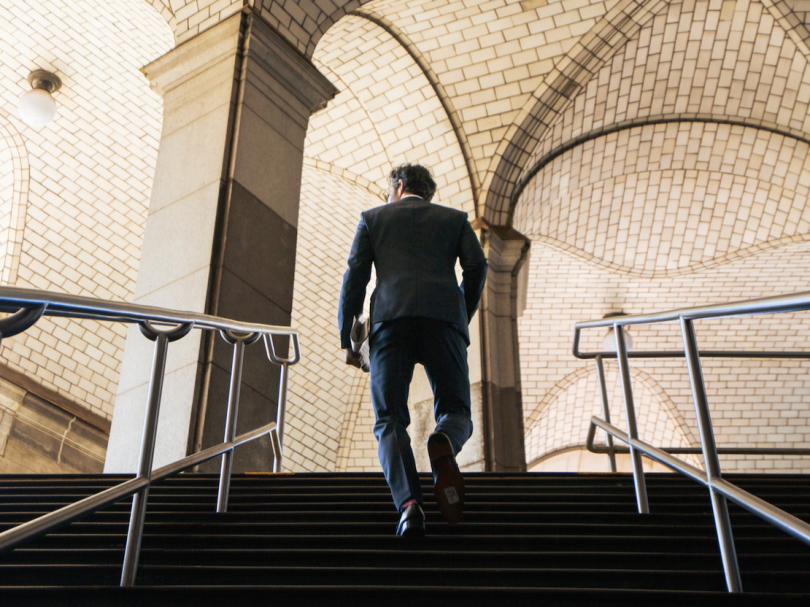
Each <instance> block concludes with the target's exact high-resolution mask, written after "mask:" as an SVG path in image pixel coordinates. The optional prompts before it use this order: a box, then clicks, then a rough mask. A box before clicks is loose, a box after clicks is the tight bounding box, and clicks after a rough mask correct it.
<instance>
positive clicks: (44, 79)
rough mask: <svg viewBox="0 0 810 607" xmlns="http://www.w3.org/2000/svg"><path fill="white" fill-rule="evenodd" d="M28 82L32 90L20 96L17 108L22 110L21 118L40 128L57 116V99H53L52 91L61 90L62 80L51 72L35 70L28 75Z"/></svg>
mask: <svg viewBox="0 0 810 607" xmlns="http://www.w3.org/2000/svg"><path fill="white" fill-rule="evenodd" d="M28 83H29V84H30V85H31V89H32V90H30V91H28V92H27V93H24V94H23V95H22V96H21V97H20V102H19V104H18V105H17V108H18V109H19V111H20V119H21V120H22V121H23V122H24V123H25V124H27V125H28V126H32V127H34V128H36V129H38V128H39V127H41V126H45V125H46V124H48V123H49V122H50V121H51V120H53V117H54V116H56V101H54V100H53V97H52V96H51V93H55V92H56V91H58V90H59V87H61V86H62V81H61V80H60V79H59V77H58V76H57V75H56V74H53V73H51V72H47V71H45V70H34V71H33V72H31V74H30V75H29V76H28Z"/></svg>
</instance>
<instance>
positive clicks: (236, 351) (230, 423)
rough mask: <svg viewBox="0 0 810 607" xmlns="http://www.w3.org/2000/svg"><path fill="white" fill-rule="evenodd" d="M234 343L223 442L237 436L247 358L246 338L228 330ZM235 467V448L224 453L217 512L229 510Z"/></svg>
mask: <svg viewBox="0 0 810 607" xmlns="http://www.w3.org/2000/svg"><path fill="white" fill-rule="evenodd" d="M227 334H228V335H229V337H231V338H232V340H228V341H229V342H230V341H232V343H233V361H232V363H231V384H230V387H229V390H228V413H227V416H226V418H225V438H224V439H223V442H225V443H232V442H233V439H234V437H235V436H236V415H237V413H238V410H239V394H240V391H241V388H242V367H243V366H244V360H245V338H242V337H234V336H233V334H231V333H230V332H227ZM232 469H233V449H229V450H228V451H226V452H225V453H223V454H222V465H221V467H220V472H219V490H218V492H217V512H218V513H220V514H221V513H224V512H227V511H228V497H229V495H230V489H231V470H232Z"/></svg>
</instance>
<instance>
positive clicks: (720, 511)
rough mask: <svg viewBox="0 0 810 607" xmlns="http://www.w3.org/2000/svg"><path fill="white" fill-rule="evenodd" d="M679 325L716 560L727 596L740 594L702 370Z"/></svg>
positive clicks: (687, 326)
mask: <svg viewBox="0 0 810 607" xmlns="http://www.w3.org/2000/svg"><path fill="white" fill-rule="evenodd" d="M680 325H681V335H682V337H683V349H684V353H685V354H686V367H687V369H688V371H689V383H690V384H691V386H692V399H693V400H694V402H695V416H696V418H697V425H698V434H699V436H700V446H701V448H702V449H703V462H704V464H705V466H706V480H707V484H708V487H709V495H710V496H711V500H712V512H713V513H714V524H715V527H716V528H717V541H718V543H719V545H720V556H721V558H722V559H723V571H724V572H725V575H726V586H727V587H728V591H729V592H742V591H743V590H742V580H741V579H740V567H739V565H738V563H737V551H736V549H735V547H734V535H733V534H732V531H731V519H730V518H729V515H728V503H727V501H726V498H725V497H724V496H722V495H721V494H719V493H718V492H717V491H716V489H715V488H714V487H713V486H712V480H714V479H719V478H721V476H720V458H719V457H718V455H717V444H716V443H715V440H714V431H713V430H712V419H711V415H710V413H709V403H708V399H707V398H706V385H705V384H704V382H703V370H702V369H701V366H700V353H699V352H698V346H697V337H696V335H695V326H694V321H692V320H689V319H686V318H684V317H683V316H681V318H680Z"/></svg>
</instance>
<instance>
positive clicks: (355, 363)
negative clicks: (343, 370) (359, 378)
mask: <svg viewBox="0 0 810 607" xmlns="http://www.w3.org/2000/svg"><path fill="white" fill-rule="evenodd" d="M343 353H344V354H345V361H346V364H347V365H351V366H352V367H357V368H358V369H360V368H361V366H362V364H363V357H362V356H360V355H359V354H357V353H355V351H354V350H352V349H351V348H346V349H345V350H343Z"/></svg>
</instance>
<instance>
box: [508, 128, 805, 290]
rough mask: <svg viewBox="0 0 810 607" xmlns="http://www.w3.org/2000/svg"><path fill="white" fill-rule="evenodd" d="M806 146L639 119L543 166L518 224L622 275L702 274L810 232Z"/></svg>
mask: <svg viewBox="0 0 810 607" xmlns="http://www.w3.org/2000/svg"><path fill="white" fill-rule="evenodd" d="M808 152H810V145H808V143H807V142H802V141H798V142H797V141H796V140H795V139H792V138H789V137H785V136H783V135H779V134H774V133H772V132H769V131H764V130H761V129H755V128H751V127H741V126H730V125H727V124H720V125H717V124H704V123H673V124H661V125H657V126H645V127H637V128H634V129H629V130H625V131H622V132H619V133H613V134H611V135H608V136H605V137H602V138H599V139H596V140H593V141H590V142H588V143H586V144H584V145H582V146H580V147H579V148H577V149H576V150H573V151H570V152H568V153H566V154H563V155H562V156H560V157H559V158H558V159H557V160H555V161H554V162H553V163H550V164H548V165H546V166H545V167H544V169H543V170H542V171H541V172H540V173H538V174H537V176H536V177H535V178H534V179H533V180H532V181H531V182H530V184H529V185H528V187H527V188H526V189H525V190H524V191H523V193H522V195H521V198H520V200H519V202H518V205H517V207H516V209H515V221H514V223H515V227H516V229H518V230H520V231H521V232H523V233H525V234H527V235H530V236H531V237H532V238H533V239H535V240H538V241H542V242H546V243H548V244H551V245H553V246H556V247H558V248H562V249H565V250H569V251H570V252H572V253H574V254H576V255H578V256H580V257H582V258H585V259H593V260H594V261H596V262H598V263H600V264H603V265H606V266H608V267H612V268H613V269H615V270H619V271H622V272H624V273H634V274H639V275H645V276H649V277H655V276H663V275H673V274H677V273H684V272H689V271H695V270H698V269H703V268H706V267H709V266H711V265H715V264H717V263H722V262H724V261H729V260H731V259H735V258H738V257H740V256H744V255H746V254H750V253H753V252H756V251H760V250H762V249H763V248H768V247H774V246H780V245H782V244H786V243H789V242H795V241H797V240H804V239H807V238H808V237H810V206H809V205H808V204H807V201H808V196H810V183H808V180H807V179H806V178H805V177H804V176H805V175H807V174H808V172H810V153H808ZM600 228H601V229H600Z"/></svg>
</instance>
